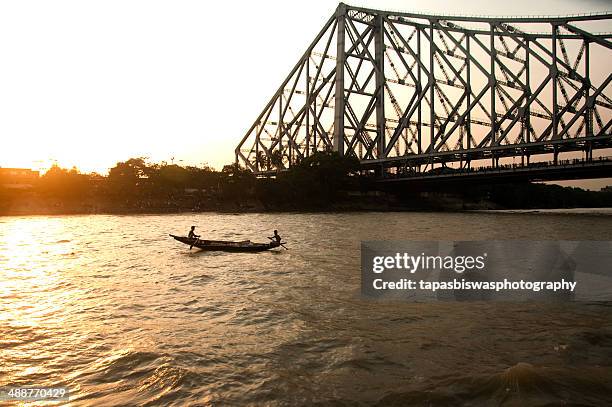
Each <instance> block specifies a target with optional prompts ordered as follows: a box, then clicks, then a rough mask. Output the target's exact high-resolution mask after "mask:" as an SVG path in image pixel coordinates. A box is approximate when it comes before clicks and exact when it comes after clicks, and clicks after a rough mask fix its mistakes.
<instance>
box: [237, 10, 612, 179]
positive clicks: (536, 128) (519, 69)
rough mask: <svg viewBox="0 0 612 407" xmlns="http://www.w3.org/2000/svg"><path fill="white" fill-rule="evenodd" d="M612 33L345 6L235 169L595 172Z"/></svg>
mask: <svg viewBox="0 0 612 407" xmlns="http://www.w3.org/2000/svg"><path fill="white" fill-rule="evenodd" d="M611 22H612V14H589V15H573V16H562V17H465V16H435V15H424V14H415V13H404V12H394V11H382V10H372V9H366V8H361V7H353V6H349V5H346V4H342V3H341V4H340V5H339V6H338V8H337V9H336V11H335V13H334V14H333V15H332V16H331V18H330V19H329V20H328V21H327V23H326V24H325V26H324V27H323V29H322V30H321V31H320V32H319V33H318V34H317V35H316V37H315V39H314V41H313V42H312V43H311V44H310V45H309V46H308V48H307V49H306V52H305V53H304V54H303V55H302V57H301V58H300V60H299V61H298V62H297V64H296V65H295V66H294V67H293V69H292V70H291V72H290V73H289V75H288V76H287V77H286V78H285V80H284V81H283V82H282V84H281V86H280V87H279V88H278V90H277V91H276V93H275V94H274V95H273V96H272V98H271V99H270V101H269V102H268V104H267V105H266V106H265V108H264V109H263V111H262V112H261V114H260V115H259V117H257V119H256V120H255V122H254V123H253V125H252V126H251V128H250V129H249V130H248V131H247V133H246V135H245V136H244V137H243V139H242V140H241V141H240V143H239V145H238V146H237V148H236V150H235V153H236V162H237V163H238V164H240V165H242V166H244V167H246V168H247V169H249V170H251V171H253V172H254V173H256V174H270V173H275V172H277V171H278V170H283V169H287V168H289V167H291V166H292V165H295V164H296V163H298V162H300V160H302V159H304V158H305V157H307V156H309V155H312V154H313V153H314V152H316V151H336V152H338V153H339V154H342V155H353V156H356V157H357V158H358V159H359V160H360V162H361V164H362V167H363V168H364V170H374V171H375V172H376V173H377V174H379V175H383V176H387V175H388V174H389V173H392V174H395V175H397V174H411V175H412V176H414V175H418V174H426V173H428V172H429V173H431V172H432V171H435V170H436V168H438V167H442V168H454V169H459V170H461V169H467V170H470V169H471V168H472V166H477V165H479V164H478V163H483V164H484V165H487V166H493V167H496V166H499V165H504V164H503V163H504V162H506V163H507V162H508V160H516V159H517V158H520V160H521V163H522V165H525V163H527V165H529V163H530V157H531V159H532V162H536V161H538V160H539V158H538V157H545V158H544V159H545V160H550V158H551V157H552V160H553V163H555V164H556V163H557V160H558V159H561V160H562V159H563V158H564V157H566V158H576V157H580V159H581V160H587V161H588V160H592V157H593V151H594V150H597V149H606V148H611V147H612V137H611V131H610V127H611V125H612V100H611V98H610V96H609V95H610V83H611V81H612V73H611V69H610V68H611V67H612V58H611V57H612V52H611V51H612V42H611V41H610V38H612V34H611V33H601V31H602V30H601V27H602V26H603V27H604V28H610V23H611ZM544 154H546V156H543V155H544ZM560 156H561V157H560ZM500 160H501V164H500Z"/></svg>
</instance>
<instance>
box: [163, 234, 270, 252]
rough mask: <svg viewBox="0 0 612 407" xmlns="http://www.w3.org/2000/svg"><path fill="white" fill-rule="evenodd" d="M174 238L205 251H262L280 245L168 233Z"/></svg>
mask: <svg viewBox="0 0 612 407" xmlns="http://www.w3.org/2000/svg"><path fill="white" fill-rule="evenodd" d="M170 236H171V237H173V238H174V239H175V240H178V241H179V242H181V243H184V244H186V245H189V246H193V247H197V248H198V249H201V250H207V251H224V252H246V253H254V252H263V251H266V250H270V249H274V248H275V247H278V246H280V245H279V244H278V243H276V242H270V243H253V242H250V241H248V240H247V241H244V242H232V241H227V240H201V239H195V238H189V237H185V236H175V235H170Z"/></svg>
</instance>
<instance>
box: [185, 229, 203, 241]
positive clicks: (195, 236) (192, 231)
mask: <svg viewBox="0 0 612 407" xmlns="http://www.w3.org/2000/svg"><path fill="white" fill-rule="evenodd" d="M187 237H188V238H190V239H193V238H196V239H198V238H199V237H200V235H196V234H195V226H192V227H191V230H190V231H189V235H187Z"/></svg>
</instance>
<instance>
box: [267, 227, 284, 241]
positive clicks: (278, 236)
mask: <svg viewBox="0 0 612 407" xmlns="http://www.w3.org/2000/svg"><path fill="white" fill-rule="evenodd" d="M268 239H271V240H272V241H276V243H278V244H280V242H281V237H280V235H279V234H278V230H274V236H272V237H269V238H268Z"/></svg>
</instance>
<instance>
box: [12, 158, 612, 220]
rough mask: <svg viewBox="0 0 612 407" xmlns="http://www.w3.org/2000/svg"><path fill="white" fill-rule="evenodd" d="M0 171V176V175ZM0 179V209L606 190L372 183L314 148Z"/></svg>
mask: <svg viewBox="0 0 612 407" xmlns="http://www.w3.org/2000/svg"><path fill="white" fill-rule="evenodd" d="M2 177H4V179H3V178H2ZM2 177H0V216H1V215H65V214H137V213H143V214H144V213H180V212H245V213H246V212H323V211H410V210H419V211H423V210H425V211H427V210H430V211H462V210H487V209H565V208H603V207H612V191H610V189H609V188H608V189H607V190H606V191H585V190H583V189H580V188H570V187H561V186H559V185H544V184H533V183H522V184H495V185H475V186H470V187H466V186H465V185H463V186H461V187H460V188H457V189H453V188H452V187H447V188H444V189H442V188H437V189H429V190H415V189H410V188H405V187H404V188H400V187H395V188H394V189H380V188H379V187H377V186H376V185H375V183H374V182H373V180H372V179H371V178H370V177H368V176H364V175H361V174H360V173H359V163H358V161H357V160H356V159H354V158H351V157H341V156H339V155H337V154H336V153H328V152H319V153H316V154H314V155H312V156H310V157H307V158H305V159H303V160H302V161H301V162H300V163H299V164H298V165H296V166H294V167H292V168H291V169H290V170H288V171H284V172H282V173H278V174H277V175H276V177H274V178H256V177H255V176H254V175H253V174H252V173H250V172H249V171H247V170H245V169H243V168H241V167H239V166H237V165H236V164H231V165H226V166H225V167H223V169H222V170H221V171H215V170H214V169H212V168H209V167H189V166H187V167H183V166H179V165H176V164H167V163H162V164H150V163H147V162H146V160H145V159H144V158H132V159H129V160H127V161H125V162H119V163H117V165H115V166H114V167H113V168H111V169H110V171H109V174H108V175H107V176H102V175H99V174H95V173H93V174H81V173H79V171H78V170H77V169H76V168H73V169H71V170H68V169H64V168H60V167H58V166H53V167H51V169H49V170H48V171H47V172H46V173H45V174H44V175H42V176H41V177H39V178H36V179H35V180H33V181H31V183H30V184H28V185H26V186H23V185H19V187H16V185H15V184H11V180H10V179H6V176H5V175H4V176H2Z"/></svg>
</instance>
